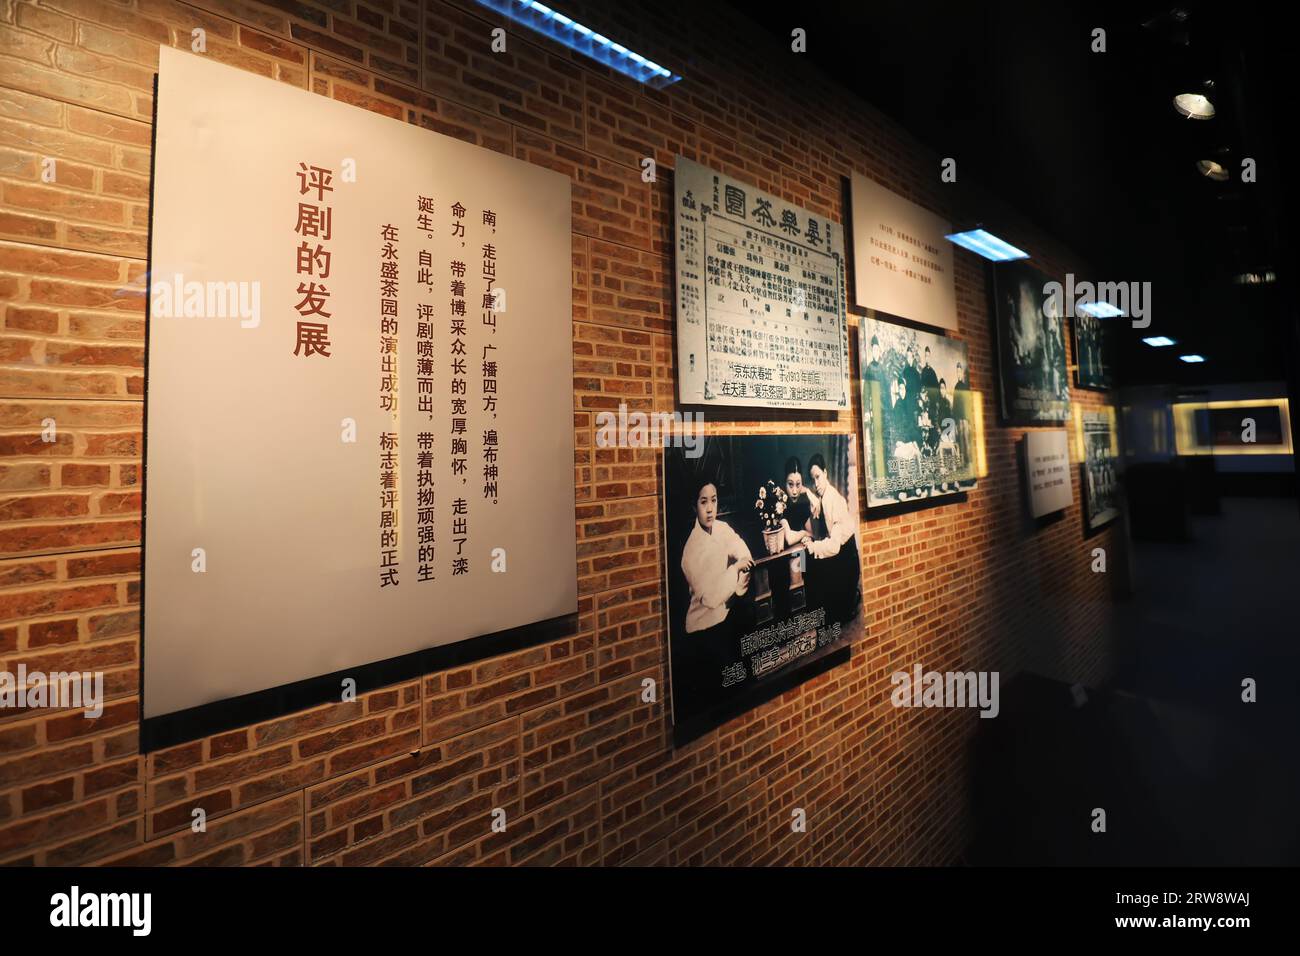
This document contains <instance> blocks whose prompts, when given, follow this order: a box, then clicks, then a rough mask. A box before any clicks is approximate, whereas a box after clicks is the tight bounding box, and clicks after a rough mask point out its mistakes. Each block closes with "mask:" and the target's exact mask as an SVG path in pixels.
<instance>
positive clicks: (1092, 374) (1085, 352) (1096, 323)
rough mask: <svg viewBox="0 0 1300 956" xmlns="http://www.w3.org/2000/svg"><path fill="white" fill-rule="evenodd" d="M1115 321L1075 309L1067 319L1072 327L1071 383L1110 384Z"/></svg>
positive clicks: (1102, 386)
mask: <svg viewBox="0 0 1300 956" xmlns="http://www.w3.org/2000/svg"><path fill="white" fill-rule="evenodd" d="M1115 321H1116V320H1115V319H1099V318H1097V317H1096V316H1094V315H1088V313H1086V312H1079V311H1077V310H1076V311H1075V313H1074V318H1073V319H1071V320H1070V325H1071V327H1072V328H1073V329H1074V362H1075V370H1074V384H1076V385H1078V386H1079V387H1080V388H1090V389H1095V390H1097V391H1106V390H1108V389H1110V388H1111V387H1112V386H1114V384H1115V375H1114V368H1115V360H1114V348H1115V343H1114V341H1113V337H1114V335H1115V333H1116V332H1117V331H1118V329H1117V327H1116V326H1115V325H1114V322H1115ZM1120 321H1123V320H1122V319H1121V320H1120Z"/></svg>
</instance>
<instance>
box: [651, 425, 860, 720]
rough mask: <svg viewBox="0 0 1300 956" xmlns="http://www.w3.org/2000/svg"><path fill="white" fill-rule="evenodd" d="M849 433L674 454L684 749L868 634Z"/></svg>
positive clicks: (670, 503)
mask: <svg viewBox="0 0 1300 956" xmlns="http://www.w3.org/2000/svg"><path fill="white" fill-rule="evenodd" d="M855 444H856V443H855V442H854V439H853V436H851V435H747V436H736V437H717V436H711V437H708V438H706V439H705V440H704V446H703V451H702V453H700V454H699V455H698V456H697V457H694V458H691V457H688V456H687V454H686V452H685V450H683V449H681V448H667V449H665V450H664V543H665V548H664V554H665V565H666V566H665V569H664V572H665V578H666V580H667V582H668V647H669V665H670V670H671V677H672V688H671V692H672V713H673V728H674V737H675V739H676V740H677V742H678V743H682V742H685V741H686V740H689V739H692V738H693V737H697V736H699V735H700V734H701V733H703V732H705V731H706V730H708V729H710V728H712V727H715V726H717V725H718V724H720V723H722V722H724V721H726V720H728V719H730V718H731V717H733V716H735V715H736V714H737V713H741V712H743V711H744V710H747V709H749V708H751V707H754V706H756V705H757V704H759V703H761V702H762V701H764V700H767V699H769V698H770V697H772V696H773V695H775V694H778V693H781V692H783V691H784V690H786V689H788V688H789V687H790V686H792V685H793V684H797V683H799V682H801V681H802V680H806V679H807V678H808V677H809V676H812V674H813V673H815V672H816V670H815V666H816V665H817V664H818V663H819V662H823V661H824V660H825V659H827V658H828V656H829V655H832V654H834V653H835V652H836V651H839V650H842V649H846V648H847V647H848V645H849V644H850V643H851V642H852V641H854V640H856V639H857V638H858V637H860V636H861V635H862V633H863V616H862V574H861V566H860V563H859V562H860V558H859V552H858V506H857V486H858V481H857V467H856V451H857V449H856V447H855Z"/></svg>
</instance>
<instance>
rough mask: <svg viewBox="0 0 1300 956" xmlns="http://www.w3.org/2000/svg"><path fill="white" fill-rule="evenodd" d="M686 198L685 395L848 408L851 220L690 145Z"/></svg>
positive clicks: (682, 283)
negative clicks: (779, 192) (694, 157)
mask: <svg viewBox="0 0 1300 956" xmlns="http://www.w3.org/2000/svg"><path fill="white" fill-rule="evenodd" d="M674 208H675V210H676V212H675V223H676V251H677V255H676V277H677V284H676V293H677V392H678V400H679V401H681V402H682V403H683V404H686V405H737V406H749V407H759V408H803V409H814V410H816V409H821V410H830V411H838V410H840V409H844V408H848V407H849V336H848V323H847V321H846V316H845V312H844V301H845V288H844V284H845V276H844V238H843V236H842V235H841V233H840V226H839V224H838V223H834V222H831V221H830V220H829V219H827V218H826V217H825V216H821V215H818V214H816V213H812V212H809V211H808V210H806V209H803V208H801V207H799V206H795V205H793V204H791V203H788V202H786V201H784V200H782V199H780V198H778V197H776V196H773V195H771V194H770V193H765V192H762V191H760V190H758V189H756V188H755V187H754V186H753V185H751V184H749V183H746V182H743V181H741V180H738V179H733V178H732V177H730V176H726V175H724V174H722V173H720V172H717V171H716V170H712V169H709V168H708V167H706V166H701V165H700V164H699V163H694V162H691V161H690V160H689V159H685V158H683V157H681V156H679V157H677V168H676V171H675V173H674Z"/></svg>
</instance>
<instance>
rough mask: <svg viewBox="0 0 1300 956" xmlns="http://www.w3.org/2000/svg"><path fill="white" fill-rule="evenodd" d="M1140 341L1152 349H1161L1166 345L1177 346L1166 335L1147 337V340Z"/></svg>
mask: <svg viewBox="0 0 1300 956" xmlns="http://www.w3.org/2000/svg"><path fill="white" fill-rule="evenodd" d="M1142 341H1143V342H1145V343H1146V344H1147V345H1150V346H1151V347H1152V348H1157V349H1162V348H1164V347H1165V346H1166V345H1175V344H1177V343H1175V342H1174V340H1173V339H1171V338H1170V337H1169V336H1167V335H1152V336H1149V337H1148V338H1145V339H1143V340H1142Z"/></svg>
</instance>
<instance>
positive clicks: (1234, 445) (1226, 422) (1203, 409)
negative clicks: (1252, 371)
mask: <svg viewBox="0 0 1300 956" xmlns="http://www.w3.org/2000/svg"><path fill="white" fill-rule="evenodd" d="M1173 419H1174V441H1175V447H1176V449H1177V452H1178V454H1180V455H1289V454H1291V409H1290V403H1289V402H1288V401H1287V399H1285V398H1260V399H1232V400H1225V401H1213V402H1176V403H1174V405H1173Z"/></svg>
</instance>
